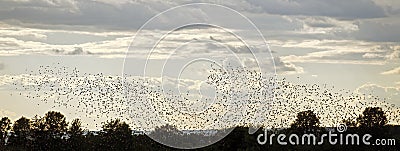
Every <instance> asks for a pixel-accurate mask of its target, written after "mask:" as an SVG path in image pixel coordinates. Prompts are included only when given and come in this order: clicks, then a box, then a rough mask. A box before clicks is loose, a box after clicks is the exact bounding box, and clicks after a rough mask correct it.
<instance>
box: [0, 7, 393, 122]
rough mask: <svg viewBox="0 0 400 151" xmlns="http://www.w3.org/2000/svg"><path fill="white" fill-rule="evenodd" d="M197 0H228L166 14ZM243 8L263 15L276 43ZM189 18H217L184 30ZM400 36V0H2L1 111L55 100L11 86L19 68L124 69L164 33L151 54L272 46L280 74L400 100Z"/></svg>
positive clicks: (36, 109)
mask: <svg viewBox="0 0 400 151" xmlns="http://www.w3.org/2000/svg"><path fill="white" fill-rule="evenodd" d="M194 2H203V3H212V4H219V5H222V6H225V7H226V8H223V7H215V6H208V7H206V6H193V7H178V8H176V9H175V10H172V11H169V12H167V13H165V12H164V13H163V14H161V15H160V13H161V12H163V11H166V10H168V9H171V8H174V7H177V6H181V5H185V4H191V3H194ZM227 8H229V9H227ZM233 10H234V11H233ZM238 14H241V15H243V16H245V17H247V18H248V19H249V20H250V21H251V22H252V23H254V25H255V26H256V27H257V29H258V30H259V31H260V33H261V34H262V36H263V37H264V38H265V41H266V43H267V44H268V45H266V44H265V43H264V41H263V39H262V38H260V33H258V32H257V30H254V29H255V28H254V26H250V25H251V24H249V21H248V20H245V19H244V18H243V16H242V17H240V15H238ZM156 15H159V16H158V17H156V18H153V20H152V21H153V22H148V21H149V20H150V19H152V17H154V16H156ZM238 16H239V17H238ZM146 23H147V25H146V26H143V25H145V24H146ZM190 23H192V24H193V23H210V24H213V25H215V26H210V27H201V26H195V27H188V26H185V28H186V27H187V28H186V29H185V30H179V27H182V26H183V25H189V24H190ZM142 26H143V28H141V27H142ZM217 27H218V28H217ZM219 27H222V28H219ZM174 29H176V30H174ZM221 29H228V30H221ZM171 31H174V32H171ZM232 33H234V34H232ZM135 34H136V35H139V36H136V37H134V36H135ZM165 34H168V36H167V37H164V39H162V40H161V41H159V40H160V39H161V38H162V37H163V35H165ZM235 35H236V38H235ZM237 37H240V38H237ZM240 39H242V40H244V41H246V44H247V46H246V45H244V44H243V43H242V42H243V41H240ZM399 39H400V1H398V0H351V1H348V0H336V1H332V0H301V1H300V0H235V1H233V0H226V1H222V0H221V1H220V0H214V1H208V0H203V1H191V0H180V1H170V0H120V1H111V0H82V1H76V0H35V1H33V0H2V1H1V2H0V79H1V81H0V84H1V86H2V88H1V89H0V96H1V100H0V101H1V104H0V116H9V117H11V118H12V119H16V118H18V117H20V116H21V115H25V116H28V117H30V116H31V115H34V114H39V115H43V114H44V113H45V112H46V111H47V110H48V106H46V105H40V106H38V105H37V103H36V102H35V101H28V100H27V99H26V98H24V97H22V96H18V95H10V94H11V93H13V92H14V91H13V90H11V89H9V88H7V85H9V84H10V83H11V82H10V81H7V79H8V80H10V78H9V77H10V76H15V77H17V76H18V75H21V74H27V71H31V70H33V71H35V70H37V69H38V68H39V66H41V65H54V64H57V63H60V64H62V66H67V67H72V68H75V67H77V68H79V70H81V72H85V73H100V72H101V73H104V74H109V75H121V74H122V73H123V72H124V70H123V64H124V58H125V57H126V56H128V58H131V59H130V63H131V64H130V65H132V64H134V63H135V62H143V61H144V60H146V59H148V52H149V49H150V48H151V47H152V46H154V44H156V43H157V42H159V43H158V45H157V47H156V48H157V49H156V50H155V52H154V54H156V55H154V56H152V57H154V58H152V57H150V60H153V61H155V62H157V60H160V59H161V60H162V59H165V58H168V59H169V60H173V62H172V63H171V64H172V65H171V66H174V65H176V64H183V65H184V63H182V62H187V60H188V59H189V60H190V59H194V58H198V57H201V58H210V57H211V56H212V57H211V58H212V59H216V60H218V59H221V58H224V57H226V56H227V55H228V54H230V53H232V52H234V53H235V54H240V55H238V56H239V58H241V59H240V62H242V63H243V62H246V61H248V62H251V61H252V60H251V59H250V60H249V59H247V58H246V57H244V56H247V57H249V56H248V53H246V52H247V51H248V49H249V48H251V49H252V50H253V51H255V52H259V56H257V57H256V58H257V59H258V60H259V61H260V60H264V62H268V60H269V59H271V58H272V57H271V55H270V54H269V52H271V54H272V56H273V58H274V59H273V61H274V63H275V66H276V72H277V74H278V76H280V77H286V78H287V79H289V80H293V81H296V80H297V79H298V77H300V79H301V83H317V84H330V85H335V86H336V87H338V88H341V89H348V90H351V91H356V92H362V93H373V94H374V95H378V96H380V97H385V98H388V101H389V102H390V103H393V104H396V105H398V106H400V42H399ZM193 41H201V42H193ZM152 43H154V44H153V45H151V44H152ZM221 43H223V44H224V46H221V45H220V44H221ZM183 44H186V45H183ZM130 45H131V47H129V46H130ZM132 45H133V46H134V47H132ZM267 46H268V47H269V49H267V48H268V47H267ZM203 48H205V49H203ZM225 48H229V50H230V51H224V49H225ZM172 50H174V51H172ZM172 52H173V53H172ZM171 53H172V54H173V55H171ZM262 54H264V55H265V57H266V58H263V57H264V56H262ZM171 58H172V59H171ZM265 60H267V61H265ZM174 61H175V63H174ZM253 61H254V60H253ZM222 62H223V60H222ZM261 62H263V61H261ZM157 65H160V63H155V64H154V65H153V66H152V65H151V64H150V65H149V67H148V70H149V71H150V72H153V71H155V73H154V74H157V73H158V71H159V70H160V69H159V68H158V67H156V66H157ZM267 66H268V64H267ZM125 67H132V66H125ZM133 67H135V66H133ZM182 67H183V66H182ZM196 68H197V67H196ZM174 69H175V68H173V69H172V68H171V69H169V71H171V72H172V71H175V70H174ZM265 70H266V71H267V72H271V71H272V70H269V69H265ZM125 71H126V69H125ZM194 72H195V70H194V69H193V72H189V73H192V74H193V73H194ZM189 77H190V76H189ZM193 77H194V78H195V79H196V78H197V76H193ZM198 79H201V75H199V76H198ZM59 110H65V111H64V112H68V109H59ZM70 116H71V117H70ZM74 116H76V117H79V116H80V115H74ZM74 116H72V115H67V117H69V118H73V117H74Z"/></svg>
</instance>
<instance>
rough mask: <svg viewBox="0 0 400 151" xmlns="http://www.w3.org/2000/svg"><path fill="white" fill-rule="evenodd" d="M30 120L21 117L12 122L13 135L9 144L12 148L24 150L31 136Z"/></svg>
mask: <svg viewBox="0 0 400 151" xmlns="http://www.w3.org/2000/svg"><path fill="white" fill-rule="evenodd" d="M31 128H32V127H31V120H30V119H28V118H26V117H23V116H22V117H21V118H19V119H18V120H17V121H15V122H14V125H13V127H12V129H13V131H14V135H12V136H11V139H10V142H11V144H12V145H13V146H21V147H23V148H26V147H27V145H28V143H29V139H28V138H29V137H30V135H31Z"/></svg>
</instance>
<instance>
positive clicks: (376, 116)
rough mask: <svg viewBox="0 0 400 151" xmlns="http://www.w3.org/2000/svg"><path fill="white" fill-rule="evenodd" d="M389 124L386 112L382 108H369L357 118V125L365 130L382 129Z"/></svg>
mask: <svg viewBox="0 0 400 151" xmlns="http://www.w3.org/2000/svg"><path fill="white" fill-rule="evenodd" d="M387 122H388V121H387V118H386V115H385V112H383V110H382V108H380V107H367V108H365V110H364V111H363V113H362V115H360V116H359V117H358V118H357V123H358V124H359V126H360V127H363V128H381V127H383V126H385V125H386V124H387Z"/></svg>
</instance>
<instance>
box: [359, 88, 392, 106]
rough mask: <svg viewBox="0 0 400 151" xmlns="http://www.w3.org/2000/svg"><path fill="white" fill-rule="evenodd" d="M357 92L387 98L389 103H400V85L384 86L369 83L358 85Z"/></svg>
mask: <svg viewBox="0 0 400 151" xmlns="http://www.w3.org/2000/svg"><path fill="white" fill-rule="evenodd" d="M355 92H357V93H361V94H366V95H367V96H369V95H370V96H379V97H380V98H386V100H387V102H388V103H392V104H397V105H400V102H399V100H400V87H398V86H382V85H379V84H372V83H368V84H364V85H362V86H360V87H358V88H357V89H356V90H355Z"/></svg>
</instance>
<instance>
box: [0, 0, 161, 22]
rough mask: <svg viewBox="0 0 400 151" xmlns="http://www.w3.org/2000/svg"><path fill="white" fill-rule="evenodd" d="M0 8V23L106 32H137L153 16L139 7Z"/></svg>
mask: <svg viewBox="0 0 400 151" xmlns="http://www.w3.org/2000/svg"><path fill="white" fill-rule="evenodd" d="M1 5H2V6H1V7H0V20H19V21H21V22H24V23H34V24H51V25H74V26H75V25H82V26H97V27H103V28H109V29H127V28H129V29H137V28H139V27H140V26H141V25H142V24H144V23H145V21H146V20H147V19H149V18H150V17H152V16H154V15H155V14H156V12H155V11H154V10H152V8H150V7H151V6H149V7H147V6H146V4H139V3H137V4H133V3H130V4H126V5H121V6H120V7H117V6H114V5H111V4H105V3H101V2H95V1H77V2H76V5H65V6H64V7H63V9H60V7H61V6H54V5H49V4H46V3H43V2H27V3H21V2H2V4H1ZM155 6H156V5H155Z"/></svg>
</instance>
